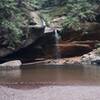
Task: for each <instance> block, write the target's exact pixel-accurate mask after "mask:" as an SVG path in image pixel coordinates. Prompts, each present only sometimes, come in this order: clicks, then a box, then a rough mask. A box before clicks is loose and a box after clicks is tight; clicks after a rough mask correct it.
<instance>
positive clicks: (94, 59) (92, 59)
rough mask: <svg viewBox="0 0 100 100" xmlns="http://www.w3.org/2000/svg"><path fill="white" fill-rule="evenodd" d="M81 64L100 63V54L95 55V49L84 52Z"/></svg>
mask: <svg viewBox="0 0 100 100" xmlns="http://www.w3.org/2000/svg"><path fill="white" fill-rule="evenodd" d="M81 63H82V64H96V65H100V56H99V55H97V50H93V51H92V52H90V53H88V54H85V55H83V56H82V57H81Z"/></svg>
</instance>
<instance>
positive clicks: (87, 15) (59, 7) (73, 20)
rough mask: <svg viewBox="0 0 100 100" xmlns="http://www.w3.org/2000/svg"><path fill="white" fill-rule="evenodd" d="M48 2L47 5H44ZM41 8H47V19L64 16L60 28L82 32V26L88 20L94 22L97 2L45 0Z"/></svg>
mask: <svg viewBox="0 0 100 100" xmlns="http://www.w3.org/2000/svg"><path fill="white" fill-rule="evenodd" d="M46 2H48V3H49V5H48V3H46ZM43 5H45V6H43V7H49V8H50V9H51V10H49V12H47V13H48V15H49V16H47V13H44V15H45V16H47V17H48V19H51V21H52V19H54V18H57V17H59V16H65V17H66V18H65V19H64V21H63V23H62V26H63V27H67V28H72V29H75V30H82V29H83V28H82V24H83V23H85V22H87V21H88V20H90V21H94V20H95V15H96V9H97V7H98V6H97V5H98V0H45V2H44V4H43Z"/></svg>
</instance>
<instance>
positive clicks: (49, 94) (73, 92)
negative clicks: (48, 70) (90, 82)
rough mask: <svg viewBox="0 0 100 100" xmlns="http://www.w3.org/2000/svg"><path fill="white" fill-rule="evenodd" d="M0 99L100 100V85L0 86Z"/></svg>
mask: <svg viewBox="0 0 100 100" xmlns="http://www.w3.org/2000/svg"><path fill="white" fill-rule="evenodd" d="M0 100H100V86H48V87H40V88H37V89H31V90H19V89H11V88H7V87H3V86H0Z"/></svg>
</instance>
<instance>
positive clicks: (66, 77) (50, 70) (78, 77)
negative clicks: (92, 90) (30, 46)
mask: <svg viewBox="0 0 100 100" xmlns="http://www.w3.org/2000/svg"><path fill="white" fill-rule="evenodd" d="M30 66H31V67H33V68H30V69H21V70H12V71H10V70H8V71H0V84H2V85H3V84H17V83H19V84H29V85H32V84H42V85H43V84H44V85H100V66H91V65H86V66H82V65H65V66H58V65H55V66H52V65H49V66H43V65H39V66H35V65H34V66H33V65H27V66H26V67H30Z"/></svg>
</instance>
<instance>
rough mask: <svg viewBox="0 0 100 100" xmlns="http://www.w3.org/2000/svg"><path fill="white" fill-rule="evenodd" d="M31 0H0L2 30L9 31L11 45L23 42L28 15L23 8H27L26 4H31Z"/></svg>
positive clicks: (0, 27)
mask: <svg viewBox="0 0 100 100" xmlns="http://www.w3.org/2000/svg"><path fill="white" fill-rule="evenodd" d="M30 1H31V0H0V30H2V29H3V30H5V31H6V32H7V33H8V36H9V37H8V38H9V45H10V46H16V44H17V43H18V42H21V37H22V36H23V35H24V33H23V31H22V26H23V25H24V23H23V22H24V21H25V19H26V17H27V16H26V13H27V12H25V10H24V11H23V10H22V9H23V8H25V7H26V5H27V6H29V5H31V2H30ZM34 1H35V0H33V2H34ZM32 4H33V3H32ZM26 8H27V7H26ZM1 32H2V31H1ZM2 34H3V33H2Z"/></svg>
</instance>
